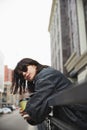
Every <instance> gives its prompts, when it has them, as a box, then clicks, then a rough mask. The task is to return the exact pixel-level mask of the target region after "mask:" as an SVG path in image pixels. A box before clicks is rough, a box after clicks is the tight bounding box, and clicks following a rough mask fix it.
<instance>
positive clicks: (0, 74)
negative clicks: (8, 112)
mask: <svg viewBox="0 0 87 130" xmlns="http://www.w3.org/2000/svg"><path fill="white" fill-rule="evenodd" d="M3 91H4V55H3V54H2V52H0V106H1V104H2V93H3Z"/></svg>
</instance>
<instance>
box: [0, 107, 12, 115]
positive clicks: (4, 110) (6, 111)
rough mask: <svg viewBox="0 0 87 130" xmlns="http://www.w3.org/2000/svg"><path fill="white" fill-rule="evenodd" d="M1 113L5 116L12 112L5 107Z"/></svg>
mask: <svg viewBox="0 0 87 130" xmlns="http://www.w3.org/2000/svg"><path fill="white" fill-rule="evenodd" d="M2 111H3V113H4V114H7V113H11V112H12V111H11V110H10V109H9V108H7V107H4V108H2Z"/></svg>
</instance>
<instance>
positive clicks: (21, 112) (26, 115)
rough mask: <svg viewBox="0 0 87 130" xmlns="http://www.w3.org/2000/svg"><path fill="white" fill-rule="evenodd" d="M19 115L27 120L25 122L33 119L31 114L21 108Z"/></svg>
mask: <svg viewBox="0 0 87 130" xmlns="http://www.w3.org/2000/svg"><path fill="white" fill-rule="evenodd" d="M19 113H20V114H21V116H22V117H23V118H24V119H25V120H29V119H31V117H30V116H29V114H27V113H26V112H25V111H23V110H22V109H21V108H19Z"/></svg>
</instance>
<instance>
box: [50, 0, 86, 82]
mask: <svg viewBox="0 0 87 130" xmlns="http://www.w3.org/2000/svg"><path fill="white" fill-rule="evenodd" d="M49 32H50V39H51V64H52V66H53V67H54V68H56V69H58V70H60V71H61V72H63V73H64V74H66V75H69V76H70V77H72V78H75V79H76V80H77V81H78V82H81V81H83V80H85V79H86V78H87V1H86V0H53V2H52V8H51V14H50V21H49Z"/></svg>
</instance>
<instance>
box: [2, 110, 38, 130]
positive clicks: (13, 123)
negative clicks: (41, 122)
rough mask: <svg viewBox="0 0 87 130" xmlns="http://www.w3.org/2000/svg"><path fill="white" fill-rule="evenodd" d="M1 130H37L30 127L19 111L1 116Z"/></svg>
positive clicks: (34, 127)
mask: <svg viewBox="0 0 87 130" xmlns="http://www.w3.org/2000/svg"><path fill="white" fill-rule="evenodd" d="M0 129H1V130H37V128H36V126H31V125H29V124H28V123H27V122H26V121H25V120H24V119H23V118H22V117H21V115H20V114H19V110H16V111H14V112H12V113H11V114H4V115H2V116H1V115H0Z"/></svg>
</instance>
